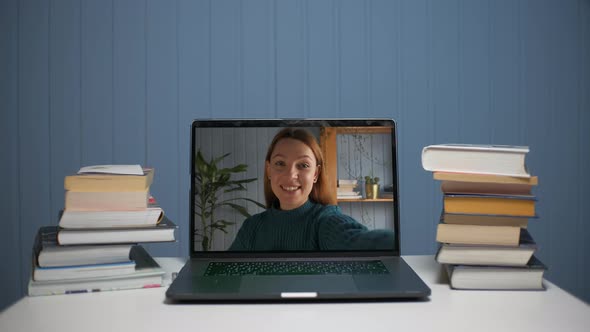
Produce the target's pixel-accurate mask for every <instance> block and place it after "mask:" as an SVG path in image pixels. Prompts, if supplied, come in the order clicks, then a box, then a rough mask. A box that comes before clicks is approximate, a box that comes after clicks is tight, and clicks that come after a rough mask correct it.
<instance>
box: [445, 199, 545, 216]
mask: <svg viewBox="0 0 590 332" xmlns="http://www.w3.org/2000/svg"><path fill="white" fill-rule="evenodd" d="M535 203H536V198H535V196H532V195H468V194H446V195H444V197H443V208H444V210H445V212H448V213H471V214H497V215H508V216H523V217H534V216H535Z"/></svg>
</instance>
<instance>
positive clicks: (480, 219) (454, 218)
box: [440, 211, 537, 228]
mask: <svg viewBox="0 0 590 332" xmlns="http://www.w3.org/2000/svg"><path fill="white" fill-rule="evenodd" d="M530 218H537V216H535V217H526V216H524V217H523V216H505V215H496V214H465V213H445V212H444V211H442V213H441V215H440V222H444V223H445V224H454V225H480V226H514V227H520V228H527V226H528V223H529V219H530Z"/></svg>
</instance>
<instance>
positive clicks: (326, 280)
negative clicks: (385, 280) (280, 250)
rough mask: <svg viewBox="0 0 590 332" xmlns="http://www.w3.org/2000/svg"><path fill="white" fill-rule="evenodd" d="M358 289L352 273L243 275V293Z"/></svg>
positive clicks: (337, 291)
mask: <svg viewBox="0 0 590 332" xmlns="http://www.w3.org/2000/svg"><path fill="white" fill-rule="evenodd" d="M353 291H356V286H355V283H354V280H353V278H352V276H350V275H321V276H314V275H309V276H308V275H293V276H243V277H242V283H241V286H240V292H241V293H267V294H277V293H285V292H317V293H319V294H322V293H342V292H346V293H348V292H353Z"/></svg>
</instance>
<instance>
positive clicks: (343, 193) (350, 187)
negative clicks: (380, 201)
mask: <svg viewBox="0 0 590 332" xmlns="http://www.w3.org/2000/svg"><path fill="white" fill-rule="evenodd" d="M336 197H337V198H338V199H360V198H363V196H362V194H361V192H360V191H359V190H358V181H357V180H351V179H338V187H337V188H336Z"/></svg>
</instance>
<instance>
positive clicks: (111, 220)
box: [59, 197, 164, 228]
mask: <svg viewBox="0 0 590 332" xmlns="http://www.w3.org/2000/svg"><path fill="white" fill-rule="evenodd" d="M163 217H164V211H163V210H162V208H161V207H160V206H159V205H158V203H157V202H156V200H155V199H154V198H153V197H150V200H149V205H148V207H147V208H145V209H134V210H97V211H81V210H77V209H74V210H71V209H68V208H66V209H65V210H63V211H62V213H61V215H60V218H59V226H60V227H63V228H97V227H138V226H141V227H150V226H154V225H156V224H157V223H159V222H160V221H161V220H162V218H163Z"/></svg>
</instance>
